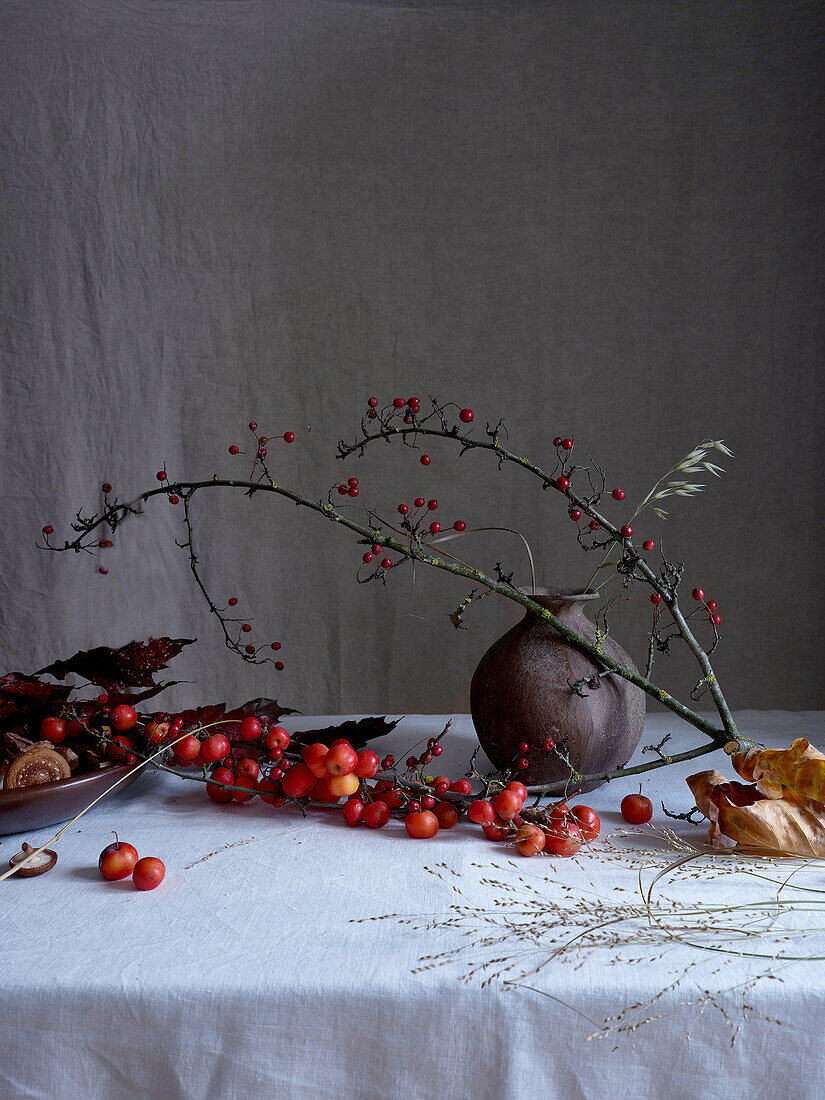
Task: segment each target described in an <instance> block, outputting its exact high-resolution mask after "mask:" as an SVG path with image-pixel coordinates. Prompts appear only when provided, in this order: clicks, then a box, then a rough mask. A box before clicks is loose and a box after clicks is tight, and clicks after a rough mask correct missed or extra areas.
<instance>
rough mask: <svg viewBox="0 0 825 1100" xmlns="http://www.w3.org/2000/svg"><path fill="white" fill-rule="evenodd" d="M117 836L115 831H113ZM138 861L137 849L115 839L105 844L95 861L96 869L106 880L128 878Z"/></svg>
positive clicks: (112, 880) (114, 880)
mask: <svg viewBox="0 0 825 1100" xmlns="http://www.w3.org/2000/svg"><path fill="white" fill-rule="evenodd" d="M115 836H117V833H115ZM137 861H138V854H137V849H136V848H135V847H134V846H133V845H132V844H127V843H126V842H125V841H122V840H116V841H115V843H114V844H109V845H107V846H106V847H105V848H104V849H103V851H102V852H101V853H100V857H99V858H98V861H97V866H98V870H99V871H100V873H101V875H102V876H103V877H104V878H105V879H106V880H107V881H108V882H117V881H118V880H119V879H122V878H128V877H129V875H131V873H132V871H134V869H135V864H136V863H137Z"/></svg>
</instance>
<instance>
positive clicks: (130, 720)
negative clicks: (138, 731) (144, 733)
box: [110, 703, 138, 733]
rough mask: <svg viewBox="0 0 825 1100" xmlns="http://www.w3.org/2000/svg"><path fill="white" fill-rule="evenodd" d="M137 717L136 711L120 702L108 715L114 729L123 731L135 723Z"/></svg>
mask: <svg viewBox="0 0 825 1100" xmlns="http://www.w3.org/2000/svg"><path fill="white" fill-rule="evenodd" d="M137 719H138V716H137V711H136V710H135V708H134V707H130V706H129V705H128V704H127V703H121V705H120V706H119V707H115V709H114V710H113V711H112V713H111V716H110V721H111V723H112V725H113V726H114V727H115V729H116V730H121V731H122V732H124V733H125V732H126V730H130V729H132V727H133V726H135V725H137Z"/></svg>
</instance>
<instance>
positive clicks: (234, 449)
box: [229, 443, 240, 455]
mask: <svg viewBox="0 0 825 1100" xmlns="http://www.w3.org/2000/svg"><path fill="white" fill-rule="evenodd" d="M239 451H240V447H236V446H235V444H234V443H233V444H232V446H231V447H230V448H229V453H230V454H231V455H236V454H238V453H239Z"/></svg>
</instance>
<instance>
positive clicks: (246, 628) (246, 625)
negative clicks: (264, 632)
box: [241, 623, 252, 634]
mask: <svg viewBox="0 0 825 1100" xmlns="http://www.w3.org/2000/svg"><path fill="white" fill-rule="evenodd" d="M241 630H242V631H243V632H244V634H249V633H250V632H251V630H252V623H244V624H243V626H242V627H241Z"/></svg>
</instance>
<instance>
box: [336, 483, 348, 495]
mask: <svg viewBox="0 0 825 1100" xmlns="http://www.w3.org/2000/svg"><path fill="white" fill-rule="evenodd" d="M347 492H348V490H347V487H346V485H339V486H338V496H339V497H345V496H346V495H347Z"/></svg>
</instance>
